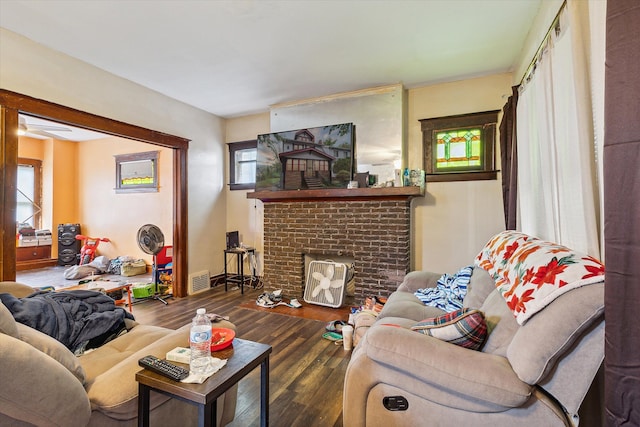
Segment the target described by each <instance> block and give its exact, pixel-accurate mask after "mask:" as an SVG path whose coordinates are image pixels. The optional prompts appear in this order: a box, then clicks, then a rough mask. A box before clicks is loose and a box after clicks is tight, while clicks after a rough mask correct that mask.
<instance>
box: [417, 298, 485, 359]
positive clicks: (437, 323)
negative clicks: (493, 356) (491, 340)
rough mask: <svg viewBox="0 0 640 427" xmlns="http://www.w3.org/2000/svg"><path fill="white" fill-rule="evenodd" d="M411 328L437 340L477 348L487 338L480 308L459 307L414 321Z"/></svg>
mask: <svg viewBox="0 0 640 427" xmlns="http://www.w3.org/2000/svg"><path fill="white" fill-rule="evenodd" d="M411 330H413V331H417V332H420V333H423V334H425V335H429V336H432V337H434V338H438V339H439V340H442V341H446V342H449V343H451V344H455V345H459V346H461V347H465V348H470V349H472V350H478V349H479V348H480V347H482V344H484V341H485V339H486V338H487V325H486V323H485V321H484V315H483V314H482V312H481V311H480V310H476V309H471V308H461V309H460V310H456V311H452V312H450V313H446V314H443V315H441V316H438V317H433V318H430V319H425V320H423V321H421V322H418V323H416V324H415V325H413V326H412V327H411Z"/></svg>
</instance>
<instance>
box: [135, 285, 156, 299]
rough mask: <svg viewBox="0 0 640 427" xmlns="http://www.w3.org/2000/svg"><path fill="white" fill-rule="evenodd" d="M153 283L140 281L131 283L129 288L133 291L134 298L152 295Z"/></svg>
mask: <svg viewBox="0 0 640 427" xmlns="http://www.w3.org/2000/svg"><path fill="white" fill-rule="evenodd" d="M153 287H154V285H153V283H141V284H138V285H133V286H132V287H131V290H132V291H133V297H134V298H148V297H150V296H152V295H153Z"/></svg>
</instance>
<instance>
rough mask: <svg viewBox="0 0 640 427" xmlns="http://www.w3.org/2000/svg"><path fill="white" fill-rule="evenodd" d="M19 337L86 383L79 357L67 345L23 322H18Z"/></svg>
mask: <svg viewBox="0 0 640 427" xmlns="http://www.w3.org/2000/svg"><path fill="white" fill-rule="evenodd" d="M17 327H18V333H19V338H20V339H21V340H22V341H24V342H26V343H28V344H31V345H32V346H33V347H35V348H36V349H38V350H40V351H41V352H43V353H44V354H46V355H48V356H49V357H52V358H53V359H55V360H56V361H58V362H59V363H60V364H61V365H62V366H64V367H65V368H67V369H68V370H69V372H71V373H72V374H73V376H74V377H76V378H77V379H78V381H80V382H81V383H82V384H84V380H85V376H84V370H83V369H82V366H81V365H80V362H78V358H77V357H76V356H74V354H73V353H71V351H70V350H69V349H68V348H67V347H65V346H64V345H63V344H62V343H61V342H59V341H56V340H55V339H54V338H51V337H50V336H49V335H47V334H43V333H42V332H40V331H37V330H35V329H33V328H30V327H29V326H26V325H23V324H21V323H18V324H17Z"/></svg>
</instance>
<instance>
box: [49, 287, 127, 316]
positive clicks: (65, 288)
mask: <svg viewBox="0 0 640 427" xmlns="http://www.w3.org/2000/svg"><path fill="white" fill-rule="evenodd" d="M131 286H132V284H131V283H122V282H112V281H108V280H96V281H91V282H87V283H83V284H81V285H74V286H67V287H62V288H58V289H56V292H60V291H78V290H88V291H92V290H95V289H104V290H105V291H107V292H110V291H119V290H123V291H127V307H129V312H130V313H133V304H132V303H131ZM116 302H117V303H119V301H116Z"/></svg>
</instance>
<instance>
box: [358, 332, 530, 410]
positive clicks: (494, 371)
mask: <svg viewBox="0 0 640 427" xmlns="http://www.w3.org/2000/svg"><path fill="white" fill-rule="evenodd" d="M380 323H382V324H376V325H374V326H373V327H372V328H371V329H370V330H369V331H368V332H367V335H366V336H365V339H364V341H365V345H364V346H363V347H364V348H362V349H361V350H364V351H366V355H367V357H369V358H370V359H372V360H373V361H374V362H377V363H379V364H383V365H386V366H389V367H391V368H392V369H394V370H396V371H400V372H401V373H403V374H405V375H407V376H409V377H412V378H416V379H417V380H418V381H421V382H423V383H425V384H429V385H430V386H431V388H435V389H439V390H441V391H443V392H447V393H450V394H452V395H457V396H460V395H463V396H469V397H471V398H473V399H474V400H476V401H479V402H487V403H489V404H492V405H498V406H502V407H505V408H510V407H517V406H520V405H522V404H523V403H524V402H526V400H527V399H528V398H529V397H530V395H531V392H532V390H531V386H530V385H528V384H527V383H525V382H523V381H521V380H520V379H519V378H518V376H517V375H516V374H515V372H513V369H511V365H510V364H509V362H508V360H507V359H506V358H504V357H501V356H496V355H492V354H486V353H482V352H479V351H474V350H469V349H466V348H463V347H459V346H456V345H454V344H450V343H447V342H444V341H441V340H439V339H437V338H433V337H431V336H427V335H424V334H419V333H417V332H414V331H411V330H409V329H404V328H401V327H394V326H390V325H385V324H384V321H382V322H380Z"/></svg>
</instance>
